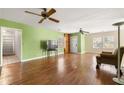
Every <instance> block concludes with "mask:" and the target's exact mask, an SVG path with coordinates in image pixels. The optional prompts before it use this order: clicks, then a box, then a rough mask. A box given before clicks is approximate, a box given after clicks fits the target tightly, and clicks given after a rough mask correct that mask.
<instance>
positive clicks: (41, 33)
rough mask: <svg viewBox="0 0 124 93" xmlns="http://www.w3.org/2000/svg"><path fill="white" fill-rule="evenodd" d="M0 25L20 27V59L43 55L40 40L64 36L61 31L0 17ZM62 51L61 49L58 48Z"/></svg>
mask: <svg viewBox="0 0 124 93" xmlns="http://www.w3.org/2000/svg"><path fill="white" fill-rule="evenodd" d="M0 26H4V27H10V28H17V29H22V55H23V56H22V60H26V59H30V58H35V57H39V56H43V53H42V51H41V49H40V41H41V40H53V39H58V38H59V37H61V36H64V34H63V33H60V32H56V31H50V30H46V29H44V28H41V29H37V28H33V27H31V26H29V25H26V24H22V23H17V22H14V21H9V20H6V19H0ZM59 51H60V52H63V49H59Z"/></svg>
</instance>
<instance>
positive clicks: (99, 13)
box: [0, 8, 124, 33]
mask: <svg viewBox="0 0 124 93" xmlns="http://www.w3.org/2000/svg"><path fill="white" fill-rule="evenodd" d="M25 10H28V11H32V12H36V13H39V14H40V11H41V9H37V8H33V9H32V8H0V18H5V19H8V20H13V21H16V22H21V23H25V24H29V25H31V26H35V27H46V28H48V29H53V30H57V31H61V32H66V33H72V32H78V31H79V28H83V29H84V30H85V31H89V32H91V33H93V32H100V31H112V30H115V27H113V26H112V24H113V23H114V22H118V21H120V20H124V8H120V9H119V8H113V9H111V8H109V9H108V8H56V11H57V12H56V13H55V14H54V15H52V16H51V17H53V18H56V19H59V20H60V23H54V22H52V21H48V20H46V21H44V22H43V23H42V24H38V21H39V20H40V19H41V18H40V17H39V16H35V15H30V14H27V13H24V11H25Z"/></svg>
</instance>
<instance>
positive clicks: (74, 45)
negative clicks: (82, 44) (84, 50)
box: [70, 36, 78, 53]
mask: <svg viewBox="0 0 124 93" xmlns="http://www.w3.org/2000/svg"><path fill="white" fill-rule="evenodd" d="M70 50H71V52H72V53H78V36H71V40H70Z"/></svg>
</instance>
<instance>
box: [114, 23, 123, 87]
mask: <svg viewBox="0 0 124 93" xmlns="http://www.w3.org/2000/svg"><path fill="white" fill-rule="evenodd" d="M121 25H124V21H122V22H118V23H114V24H113V26H117V27H118V69H117V70H118V73H117V77H115V78H113V81H114V82H116V83H118V84H122V85H124V79H123V78H121V77H120V69H121V65H120V63H121V62H120V26H121Z"/></svg>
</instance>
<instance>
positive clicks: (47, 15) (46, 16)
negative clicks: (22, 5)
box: [25, 8, 59, 23]
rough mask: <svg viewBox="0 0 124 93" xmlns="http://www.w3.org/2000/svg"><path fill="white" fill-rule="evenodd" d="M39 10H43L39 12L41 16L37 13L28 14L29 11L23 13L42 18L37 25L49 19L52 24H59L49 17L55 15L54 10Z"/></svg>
mask: <svg viewBox="0 0 124 93" xmlns="http://www.w3.org/2000/svg"><path fill="white" fill-rule="evenodd" d="M41 9H42V10H43V11H41V14H37V13H34V12H30V11H25V13H29V14H33V15H37V16H40V17H43V18H41V20H40V21H39V22H38V23H42V22H43V21H44V20H46V19H49V20H51V21H53V22H56V23H59V20H57V19H55V18H52V17H50V16H51V15H53V14H54V13H56V10H55V9H54V8H51V9H50V10H49V11H48V10H47V8H41Z"/></svg>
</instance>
